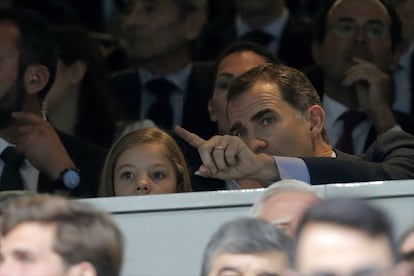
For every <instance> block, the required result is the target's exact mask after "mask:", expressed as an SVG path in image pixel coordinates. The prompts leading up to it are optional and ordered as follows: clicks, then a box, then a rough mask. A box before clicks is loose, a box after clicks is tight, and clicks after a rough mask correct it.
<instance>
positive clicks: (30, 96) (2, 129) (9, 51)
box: [0, 10, 105, 197]
mask: <svg viewBox="0 0 414 276" xmlns="http://www.w3.org/2000/svg"><path fill="white" fill-rule="evenodd" d="M0 41H1V43H0V60H2V62H1V67H2V70H1V71H0V72H1V73H0V152H1V155H0V156H1V157H0V170H1V178H0V189H1V190H15V189H27V190H32V191H38V192H47V193H59V194H65V195H69V196H75V197H87V196H94V195H96V191H97V187H98V183H99V174H100V167H101V163H103V160H104V158H105V151H104V150H102V149H100V148H98V147H95V146H93V145H90V144H87V143H83V142H82V141H79V140H77V139H75V138H73V137H71V136H69V135H65V134H62V133H57V132H56V131H55V129H54V128H53V127H52V126H51V125H50V123H49V122H47V120H45V117H46V113H45V112H46V110H45V108H44V103H43V101H44V98H45V96H46V94H47V92H48V91H49V89H50V87H51V85H52V83H53V81H54V79H55V74H56V68H57V51H56V44H55V41H54V39H53V36H52V34H51V32H50V30H49V26H48V23H47V21H45V19H44V18H43V17H41V16H40V15H38V14H36V13H34V12H28V11H26V12H25V11H22V10H20V11H19V10H1V11H0ZM42 116H43V117H42ZM16 152H17V154H16ZM19 156H21V157H19ZM10 160H17V161H16V162H13V161H12V162H10Z"/></svg>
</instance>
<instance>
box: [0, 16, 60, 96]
mask: <svg viewBox="0 0 414 276" xmlns="http://www.w3.org/2000/svg"><path fill="white" fill-rule="evenodd" d="M0 22H1V23H4V22H8V23H10V24H12V25H14V26H16V28H17V29H18V30H19V37H18V39H17V43H16V47H17V49H18V50H19V52H20V57H19V77H20V78H22V77H23V74H24V72H25V71H26V69H27V67H28V66H30V65H35V64H38V65H44V66H46V67H47V69H48V70H49V80H48V82H47V84H46V85H45V87H44V88H43V89H42V90H40V91H39V93H38V95H39V97H40V99H44V97H45V96H46V94H47V92H48V91H49V89H50V87H52V85H53V82H54V81H55V77H56V67H57V47H56V42H55V40H54V38H53V34H52V32H51V30H50V26H49V23H48V21H47V20H46V19H45V18H44V17H43V16H41V15H40V14H39V13H37V12H34V11H29V10H22V9H0Z"/></svg>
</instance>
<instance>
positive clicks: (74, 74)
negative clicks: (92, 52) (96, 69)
mask: <svg viewBox="0 0 414 276" xmlns="http://www.w3.org/2000/svg"><path fill="white" fill-rule="evenodd" d="M70 70H71V76H70V81H71V83H72V84H76V83H79V82H80V81H82V80H83V77H84V76H85V74H86V71H87V67H86V64H85V62H83V61H81V60H77V61H75V62H74V63H72V64H71V65H70Z"/></svg>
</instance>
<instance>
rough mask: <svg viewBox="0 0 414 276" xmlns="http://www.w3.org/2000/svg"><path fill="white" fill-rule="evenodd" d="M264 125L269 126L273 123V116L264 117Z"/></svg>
mask: <svg viewBox="0 0 414 276" xmlns="http://www.w3.org/2000/svg"><path fill="white" fill-rule="evenodd" d="M262 123H263V125H265V126H267V125H270V124H271V123H273V118H263V120H262Z"/></svg>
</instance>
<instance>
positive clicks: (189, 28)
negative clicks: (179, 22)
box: [184, 11, 207, 41]
mask: <svg viewBox="0 0 414 276" xmlns="http://www.w3.org/2000/svg"><path fill="white" fill-rule="evenodd" d="M184 20H185V27H186V36H185V37H186V38H187V40H188V41H193V40H196V39H197V38H198V37H199V36H200V33H201V31H202V30H203V28H204V24H205V23H206V21H207V15H206V13H205V12H203V11H199V12H193V13H191V14H188V15H187V16H186V18H185V19H184Z"/></svg>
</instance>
